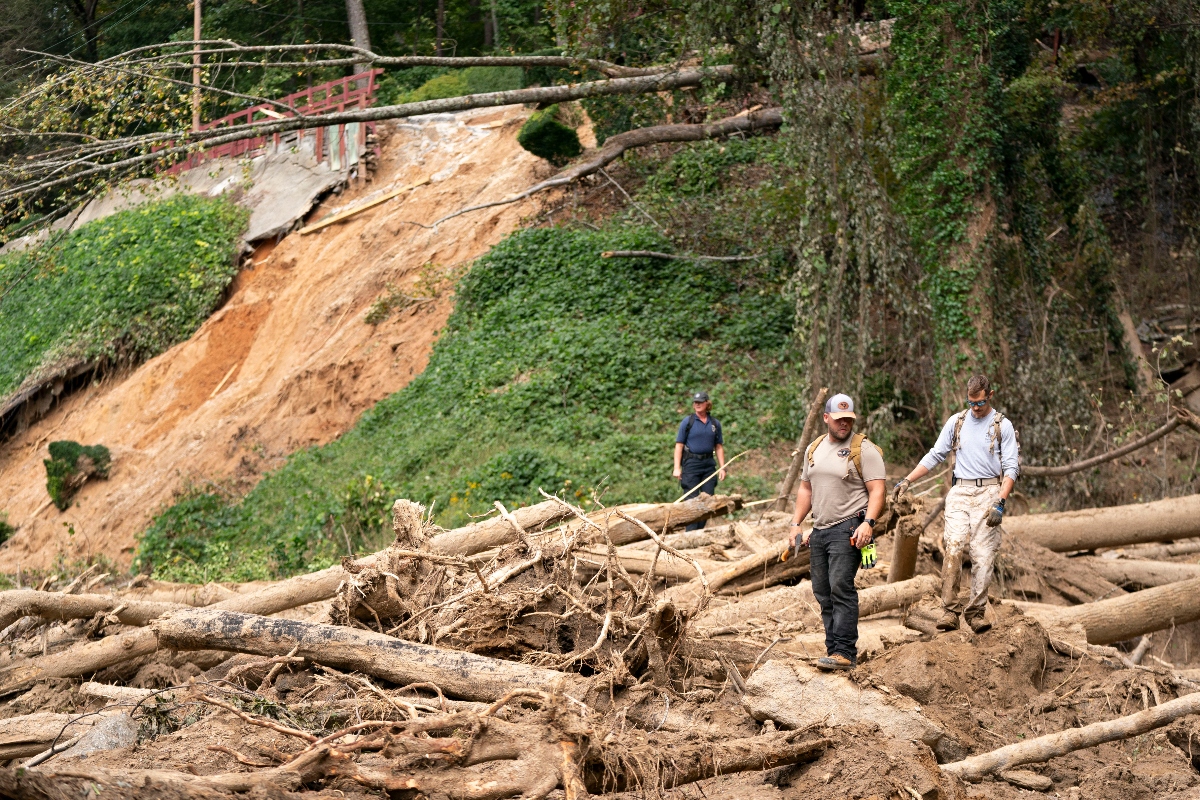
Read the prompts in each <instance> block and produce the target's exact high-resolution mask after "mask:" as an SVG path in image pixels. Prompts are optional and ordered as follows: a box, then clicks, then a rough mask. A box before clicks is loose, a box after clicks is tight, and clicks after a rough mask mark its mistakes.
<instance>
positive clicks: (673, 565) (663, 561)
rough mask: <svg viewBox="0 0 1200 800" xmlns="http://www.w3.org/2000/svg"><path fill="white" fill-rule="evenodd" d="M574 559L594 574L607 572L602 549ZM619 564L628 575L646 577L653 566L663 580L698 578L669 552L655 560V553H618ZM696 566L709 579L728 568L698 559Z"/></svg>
mask: <svg viewBox="0 0 1200 800" xmlns="http://www.w3.org/2000/svg"><path fill="white" fill-rule="evenodd" d="M575 559H576V561H577V562H578V563H579V565H580V566H581V567H584V568H586V569H588V570H589V571H590V572H594V571H596V570H598V569H603V568H604V563H605V561H606V560H607V559H608V551H607V550H606V549H605V548H603V547H595V546H593V547H582V548H580V549H579V550H577V551H575ZM617 560H618V561H620V562H621V566H622V567H624V568H625V571H626V572H629V573H631V574H633V575H644V574H646V573H647V572H649V571H650V567H651V565H653V566H654V574H655V575H657V576H658V577H660V578H670V579H673V580H682V581H690V580H691V579H692V578H695V577H696V568H695V567H694V566H692V565H691V564H689V563H688V562H687V561H684V560H683V559H680V558H676V557H675V556H673V555H671V554H669V553H666V552H663V553H659V554H658V557H657V559H656V558H655V555H654V553H653V552H648V551H646V550H626V551H624V552H620V551H618V553H617ZM696 563H698V564H699V565H700V568H701V569H702V570H704V572H705V574H706V575H707V574H708V573H710V572H715V571H717V570H719V569H721V568H722V567H723V566H725V565H724V564H721V563H718V562H716V561H708V560H705V559H696Z"/></svg>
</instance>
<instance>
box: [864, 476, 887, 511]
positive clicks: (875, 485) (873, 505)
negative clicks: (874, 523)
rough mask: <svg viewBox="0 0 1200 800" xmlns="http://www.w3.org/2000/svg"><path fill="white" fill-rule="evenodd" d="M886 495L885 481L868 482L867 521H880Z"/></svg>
mask: <svg viewBox="0 0 1200 800" xmlns="http://www.w3.org/2000/svg"><path fill="white" fill-rule="evenodd" d="M885 494H886V492H885V491H884V484H883V481H867V519H879V515H880V514H882V513H883V498H884V495H885Z"/></svg>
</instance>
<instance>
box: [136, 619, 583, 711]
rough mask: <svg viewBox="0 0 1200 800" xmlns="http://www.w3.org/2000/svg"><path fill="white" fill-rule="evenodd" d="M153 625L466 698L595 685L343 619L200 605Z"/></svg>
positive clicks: (199, 641)
mask: <svg viewBox="0 0 1200 800" xmlns="http://www.w3.org/2000/svg"><path fill="white" fill-rule="evenodd" d="M150 628H151V630H152V631H153V633H154V635H155V636H157V638H158V643H159V645H160V646H163V647H169V648H171V649H174V650H227V651H230V652H234V653H251V654H254V655H259V656H288V655H290V656H293V657H297V658H303V659H305V660H307V661H311V662H313V663H316V664H324V665H326V666H330V667H334V668H337V669H342V670H351V671H357V672H361V673H363V674H365V675H370V676H372V677H376V678H383V679H385V680H389V681H391V682H393V683H398V684H401V685H403V684H409V683H420V682H422V681H431V682H433V683H435V684H437V685H438V686H439V687H441V689H442V691H444V692H445V693H446V694H448V695H451V696H453V697H460V698H463V699H465V700H479V701H484V702H493V701H495V700H498V699H500V698H501V697H504V696H505V695H506V694H508V693H509V692H510V691H512V690H513V689H531V690H541V689H546V688H550V687H558V688H559V689H561V690H562V691H565V692H569V693H571V694H573V695H575V696H576V697H577V699H578V698H582V697H583V696H584V694H585V693H586V690H587V681H585V680H584V679H582V678H581V677H580V676H579V675H576V674H569V673H564V672H555V671H553V670H548V669H542V668H540V667H533V666H530V665H528V664H520V663H514V662H511V661H501V660H498V659H494V658H486V657H484V656H477V655H475V654H473V653H464V652H461V651H458V650H443V649H441V648H437V647H430V646H428V645H422V644H415V643H413V642H408V641H405V640H403V639H396V638H394V637H391V636H387V635H385V634H382V633H375V632H373V631H363V630H354V629H353V628H347V627H344V626H341V625H320V624H315V623H309V622H300V621H297V620H289V619H272V618H269V617H263V616H258V615H255V614H238V613H235V612H232V611H218V610H215V609H206V608H197V609H188V610H186V611H176V612H172V613H170V614H167V615H166V616H164V617H161V618H159V619H157V620H155V621H154V622H153V623H151V626H150Z"/></svg>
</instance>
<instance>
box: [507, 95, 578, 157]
mask: <svg viewBox="0 0 1200 800" xmlns="http://www.w3.org/2000/svg"><path fill="white" fill-rule="evenodd" d="M557 116H558V106H557V105H553V106H550V107H549V108H547V109H544V110H542V111H536V112H534V114H533V116H531V117H530V118H529V120H528V121H527V122H526V123H525V124H524V125H523V126H522V127H521V132H520V133H518V134H517V143H518V144H520V145H521V147H524V148H525V149H526V150H528V151H529V152H531V153H533V154H534V155H535V156H538V157H539V158H544V159H546V160H547V161H549V162H550V163H551V164H554V165H555V166H560V165H562V164H565V163H566V162H568V161H570V160H571V159H572V158H574V157H575V156H577V155H579V154H580V153H582V152H583V147H582V146H580V144H579V135H578V134H577V133H575V131H574V129H572V128H568V127H567V126H566V125H563V124H562V123H561V122H559V121H558V119H557Z"/></svg>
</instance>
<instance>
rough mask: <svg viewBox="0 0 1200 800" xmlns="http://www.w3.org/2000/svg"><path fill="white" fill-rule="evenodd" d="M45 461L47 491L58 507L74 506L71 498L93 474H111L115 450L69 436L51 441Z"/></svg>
mask: <svg viewBox="0 0 1200 800" xmlns="http://www.w3.org/2000/svg"><path fill="white" fill-rule="evenodd" d="M42 463H44V464H45V465H46V492H47V493H49V495H50V499H51V500H53V501H54V505H55V507H56V508H58V510H59V511H66V510H67V509H68V508H69V507H70V506H71V498H73V497H74V496H75V493H76V492H78V491H79V489H80V487H82V486H83V483H84V481H86V480H87V479H88V478H90V477H91V476H93V475H99V476H100V477H101V478H107V477H108V468H109V466H110V465H111V464H112V454H111V453H109V451H108V448H107V447H105V446H104V445H102V444H95V445H91V446H88V445H81V444H80V443H79V442H72V441H69V440H64V441H59V442H51V443H50V458H47V459H46V460H45V461H43V462H42Z"/></svg>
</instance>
